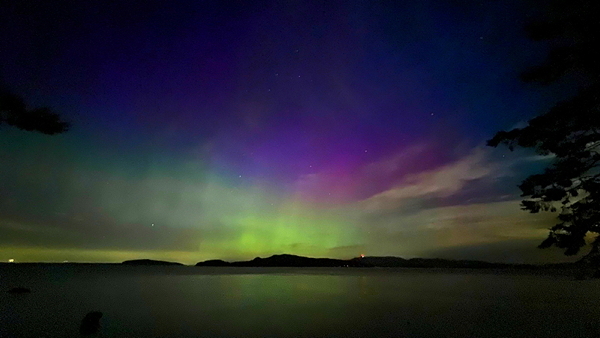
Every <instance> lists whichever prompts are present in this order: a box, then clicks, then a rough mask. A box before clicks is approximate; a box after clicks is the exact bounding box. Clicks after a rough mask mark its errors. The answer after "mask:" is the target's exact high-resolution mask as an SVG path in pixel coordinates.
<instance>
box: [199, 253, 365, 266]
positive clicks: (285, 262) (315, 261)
mask: <svg viewBox="0 0 600 338" xmlns="http://www.w3.org/2000/svg"><path fill="white" fill-rule="evenodd" d="M196 266H240V267H348V266H353V267H358V266H364V265H363V264H361V262H360V261H359V260H357V259H350V260H343V259H333V258H310V257H303V256H296V255H287V254H284V255H273V256H271V257H267V258H260V257H256V258H254V259H253V260H250V261H239V262H231V263H230V262H225V261H222V260H218V259H213V260H209V261H204V262H199V263H197V264H196Z"/></svg>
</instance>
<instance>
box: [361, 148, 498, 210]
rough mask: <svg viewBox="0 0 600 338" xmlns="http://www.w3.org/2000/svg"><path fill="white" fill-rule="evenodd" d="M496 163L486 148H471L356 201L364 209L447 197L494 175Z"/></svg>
mask: <svg viewBox="0 0 600 338" xmlns="http://www.w3.org/2000/svg"><path fill="white" fill-rule="evenodd" d="M498 169H499V166H498V165H497V164H495V163H494V162H491V161H490V160H489V156H488V151H487V150H485V149H482V148H475V149H474V150H473V151H472V152H471V153H470V154H468V155H467V156H465V157H463V158H461V159H458V160H457V161H455V162H452V163H450V164H447V165H443V166H441V167H438V168H436V169H433V170H428V171H424V172H421V173H416V174H410V175H407V176H405V177H404V178H403V180H402V181H401V182H400V183H399V184H397V185H396V186H394V187H392V188H391V189H388V190H386V191H383V192H380V193H377V194H375V195H373V196H371V197H369V198H367V199H365V200H364V201H362V202H361V203H360V205H361V206H362V208H364V209H365V210H370V211H374V210H381V209H390V208H396V207H398V205H401V204H402V203H403V202H404V201H405V200H408V199H414V198H423V197H448V196H451V195H454V194H456V193H458V192H459V191H461V190H462V189H463V188H464V187H465V186H466V185H467V184H469V182H470V181H474V180H478V179H481V178H486V177H498V176H500V175H502V173H501V172H499V170H498Z"/></svg>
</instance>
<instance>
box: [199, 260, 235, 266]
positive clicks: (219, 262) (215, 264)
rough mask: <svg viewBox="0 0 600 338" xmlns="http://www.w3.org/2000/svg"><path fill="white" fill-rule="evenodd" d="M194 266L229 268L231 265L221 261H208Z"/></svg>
mask: <svg viewBox="0 0 600 338" xmlns="http://www.w3.org/2000/svg"><path fill="white" fill-rule="evenodd" d="M196 266H231V263H229V262H225V261H224V260H221V259H211V260H208V261H204V262H200V263H196Z"/></svg>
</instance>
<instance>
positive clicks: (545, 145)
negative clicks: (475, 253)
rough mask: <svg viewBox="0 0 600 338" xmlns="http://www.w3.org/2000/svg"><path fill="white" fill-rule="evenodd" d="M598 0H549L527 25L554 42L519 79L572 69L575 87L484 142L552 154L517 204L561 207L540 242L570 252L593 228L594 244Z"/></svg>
mask: <svg viewBox="0 0 600 338" xmlns="http://www.w3.org/2000/svg"><path fill="white" fill-rule="evenodd" d="M599 8H600V1H594V0H569V1H564V0H561V1H554V0H553V1H549V2H548V8H547V9H548V10H547V12H546V13H545V15H544V17H543V18H542V19H541V20H538V21H535V22H532V23H530V24H529V25H527V26H526V30H527V32H528V34H529V36H530V37H531V38H532V39H534V40H550V42H551V43H552V45H553V46H554V48H553V49H552V50H551V51H550V52H549V55H548V57H547V59H546V60H545V62H544V63H542V64H541V65H539V66H537V67H532V68H531V69H529V70H527V71H526V72H524V73H523V74H522V80H524V81H526V82H536V83H541V84H548V83H551V82H553V81H556V80H558V79H559V78H561V77H562V76H564V75H567V74H573V75H576V76H577V79H578V80H580V83H581V88H580V90H579V92H578V94H577V95H575V96H574V97H573V98H571V99H569V100H567V101H564V102H560V103H558V104H557V105H556V106H554V107H553V108H551V109H550V110H549V111H548V112H546V113H545V114H543V115H541V116H538V117H536V118H534V119H532V120H530V121H529V123H528V125H527V126H526V127H525V128H517V129H513V130H511V131H501V132H498V133H497V134H496V135H495V136H494V137H493V138H492V139H491V140H489V141H488V145H489V146H492V147H496V146H498V145H500V144H503V145H506V146H508V148H509V149H510V150H513V149H514V148H515V147H524V148H532V149H534V150H535V151H536V152H537V153H538V154H541V155H554V156H555V157H554V160H553V163H551V164H550V165H549V166H548V167H547V168H546V169H545V171H544V172H543V173H541V174H536V175H531V176H529V177H528V178H526V179H525V180H524V181H523V182H522V183H521V185H520V186H519V188H520V189H521V191H522V192H523V194H522V196H523V197H525V198H526V199H525V200H523V201H522V203H521V206H522V209H523V210H528V211H530V212H532V213H537V212H540V211H551V212H555V211H560V213H559V215H558V223H557V224H556V225H555V226H553V227H552V228H551V229H550V234H549V235H548V238H547V239H546V240H544V241H543V242H542V243H541V244H540V246H539V247H540V248H548V247H551V246H557V247H559V248H562V249H564V250H565V251H564V252H565V254H566V255H574V254H577V253H578V252H579V250H580V249H581V248H582V247H583V246H585V245H586V241H585V239H586V236H589V235H592V236H593V235H595V238H594V240H593V241H592V250H591V252H590V253H591V254H592V253H593V254H597V253H598V246H599V245H600V239H599V238H600V236H598V235H599V234H600V170H599V163H600V61H599V60H600V48H597V47H598V45H599V44H598V42H600V41H599V39H598V36H600V35H599V33H598V32H600V20H598V15H599V14H600V11H599Z"/></svg>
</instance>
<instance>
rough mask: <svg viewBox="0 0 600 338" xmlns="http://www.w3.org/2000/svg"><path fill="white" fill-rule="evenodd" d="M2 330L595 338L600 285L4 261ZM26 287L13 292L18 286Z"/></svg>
mask: <svg viewBox="0 0 600 338" xmlns="http://www.w3.org/2000/svg"><path fill="white" fill-rule="evenodd" d="M0 286H1V289H2V292H0V337H2V338H4V337H10V338H13V337H14V338H18V337H78V336H79V332H78V329H79V324H80V322H81V319H82V318H83V317H84V315H85V314H86V313H87V312H89V311H93V310H96V311H102V312H103V314H104V317H103V318H102V320H101V323H102V330H101V335H100V336H101V337H544V336H546V337H548V336H550V337H598V336H600V330H599V328H600V324H599V323H600V306H599V302H600V300H599V299H600V297H599V296H600V282H599V281H573V280H572V278H571V277H567V276H553V275H549V274H546V275H535V274H532V273H528V272H521V273H518V274H517V273H494V272H491V271H464V270H463V271H451V272H449V271H443V270H437V271H433V270H411V269H396V270H387V269H352V268H350V269H348V268H346V269H344V268H340V269H329V268H324V269H279V268H270V269H269V268H266V269H265V268H196V267H126V266H95V267H84V266H80V267H73V266H45V267H44V266H42V267H40V266H26V265H25V266H16V265H13V266H7V265H3V266H0ZM15 286H24V287H29V288H31V290H32V292H31V293H30V294H23V295H14V294H8V293H6V290H8V289H9V288H11V287H15Z"/></svg>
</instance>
